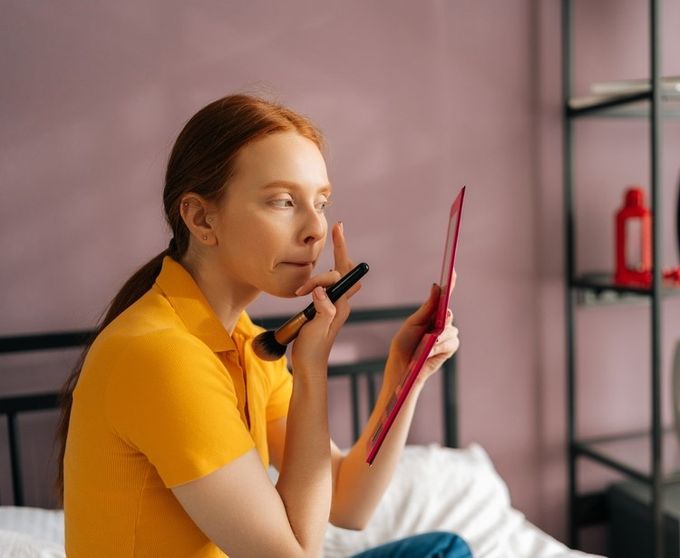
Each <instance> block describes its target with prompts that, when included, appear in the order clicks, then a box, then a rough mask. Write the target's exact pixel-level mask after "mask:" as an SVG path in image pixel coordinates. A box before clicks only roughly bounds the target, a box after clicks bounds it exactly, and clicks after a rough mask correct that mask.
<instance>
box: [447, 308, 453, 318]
mask: <svg viewBox="0 0 680 558" xmlns="http://www.w3.org/2000/svg"><path fill="white" fill-rule="evenodd" d="M446 315H447V316H448V317H449V318H450V317H451V316H453V312H451V308H449V309H447V310H446Z"/></svg>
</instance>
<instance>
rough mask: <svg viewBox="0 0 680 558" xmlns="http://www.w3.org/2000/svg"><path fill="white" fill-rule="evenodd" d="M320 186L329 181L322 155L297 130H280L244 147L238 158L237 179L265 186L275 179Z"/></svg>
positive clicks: (256, 186)
mask: <svg viewBox="0 0 680 558" xmlns="http://www.w3.org/2000/svg"><path fill="white" fill-rule="evenodd" d="M277 181H281V182H294V183H298V184H300V185H301V186H309V187H312V188H318V187H321V186H324V185H326V184H328V174H327V171H326V163H325V161H324V158H323V155H322V154H321V152H320V151H319V148H318V147H317V146H316V144H315V143H314V142H313V141H311V140H309V139H307V138H305V137H304V136H301V135H300V134H298V133H297V132H277V133H274V134H270V135H268V136H266V137H264V138H261V139H258V140H256V141H254V142H252V143H249V144H248V145H246V146H245V147H243V148H242V149H241V150H240V151H239V153H238V155H237V157H236V161H235V174H234V182H235V183H239V184H241V185H244V184H243V183H247V184H248V186H249V187H250V188H263V187H264V186H266V185H267V184H270V183H272V182H277Z"/></svg>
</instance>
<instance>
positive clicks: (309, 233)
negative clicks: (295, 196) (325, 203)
mask: <svg viewBox="0 0 680 558" xmlns="http://www.w3.org/2000/svg"><path fill="white" fill-rule="evenodd" d="M325 235H326V217H325V216H324V214H323V213H319V212H318V211H317V210H316V208H315V207H314V206H311V207H306V208H305V210H304V215H303V217H302V224H301V228H300V239H301V240H302V243H303V244H306V245H311V244H314V243H316V242H318V241H319V240H321V239H323V238H324V236H325Z"/></svg>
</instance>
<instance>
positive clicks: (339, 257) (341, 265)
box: [332, 222, 354, 275]
mask: <svg viewBox="0 0 680 558" xmlns="http://www.w3.org/2000/svg"><path fill="white" fill-rule="evenodd" d="M332 237H333V261H334V262H335V263H334V267H335V269H337V270H338V271H339V272H340V273H342V274H343V275H344V274H345V273H348V272H349V271H351V270H352V269H353V268H354V262H353V261H352V260H351V258H350V257H349V252H348V250H347V242H346V240H345V231H344V227H343V225H342V222H339V223H336V224H335V225H334V226H333V231H332Z"/></svg>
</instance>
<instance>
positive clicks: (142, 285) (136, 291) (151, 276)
mask: <svg viewBox="0 0 680 558" xmlns="http://www.w3.org/2000/svg"><path fill="white" fill-rule="evenodd" d="M168 255H170V256H174V255H176V244H175V241H174V239H173V240H171V241H170V246H169V248H168V249H167V250H163V252H161V253H160V254H158V255H157V256H156V257H155V258H153V259H152V260H151V261H149V262H148V263H147V264H145V265H143V266H142V267H140V268H139V269H138V270H137V271H136V272H135V274H134V275H133V276H132V277H130V278H129V279H128V280H127V281H126V282H125V284H124V285H123V288H121V289H120V291H118V294H117V295H116V296H115V297H114V298H113V300H112V301H111V304H109V307H108V309H107V311H106V315H105V316H104V319H103V320H102V321H101V323H100V324H99V325H98V326H97V328H96V330H95V332H94V334H93V335H92V337H91V338H90V339H89V341H88V342H87V344H86V345H85V347H84V349H83V352H82V353H81V355H80V357H79V358H78V361H77V363H76V365H75V366H74V368H73V370H72V371H71V374H70V376H69V377H68V379H67V380H66V382H65V383H64V385H63V386H62V388H61V391H60V393H59V407H60V416H59V423H58V426H57V432H56V435H55V440H54V441H55V445H57V444H58V446H59V461H58V468H59V470H58V473H57V480H56V483H55V487H54V488H55V493H56V496H57V501H58V504H59V505H60V506H63V503H64V454H65V452H66V436H67V434H68V425H69V420H70V418H71V407H72V405H73V390H74V389H75V387H76V384H77V383H78V378H79V377H80V372H81V371H82V369H83V364H84V363H85V358H86V357H87V353H88V351H89V350H90V347H91V346H92V343H93V342H94V340H95V339H96V337H97V336H98V335H99V334H100V333H101V332H102V330H103V329H104V328H105V327H106V326H108V325H109V324H110V323H111V322H112V321H113V320H115V319H116V318H117V317H118V316H119V315H120V314H122V313H123V312H124V311H125V310H126V309H127V308H128V307H130V306H132V304H134V303H135V302H136V301H137V300H139V299H140V298H141V297H142V295H143V294H144V293H146V292H147V291H148V290H149V289H150V288H151V287H152V286H153V284H154V282H155V281H156V278H157V277H158V275H159V273H160V272H161V267H162V265H163V258H165V256H168Z"/></svg>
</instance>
